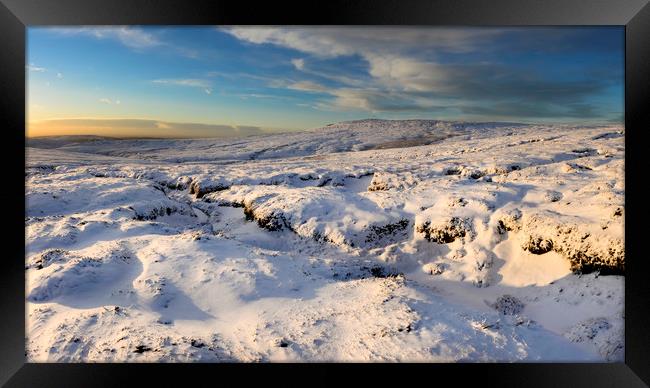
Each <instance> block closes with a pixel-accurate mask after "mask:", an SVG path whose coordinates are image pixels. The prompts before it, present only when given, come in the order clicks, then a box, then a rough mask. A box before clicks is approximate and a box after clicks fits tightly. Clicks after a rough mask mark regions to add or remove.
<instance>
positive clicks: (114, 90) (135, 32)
mask: <svg viewBox="0 0 650 388" xmlns="http://www.w3.org/2000/svg"><path fill="white" fill-rule="evenodd" d="M26 64H27V65H26V72H27V121H28V123H27V136H48V135H73V134H74V135H79V134H84V135H103V136H115V137H220V136H246V135H254V134H257V133H265V132H268V131H288V130H303V129H308V128H314V127H320V126H324V125H327V124H329V123H334V122H339V121H345V120H355V119H364V118H382V119H411V118H414V119H434V120H461V121H508V122H522V123H529V122H532V123H578V124H592V123H599V124H600V123H617V124H619V123H622V122H623V114H624V29H623V27H535V28H533V27H499V28H495V27H482V28H476V27H475V28H467V27H453V28H452V27H444V28H443V27H349V26H347V27H279V26H278V27H259V26H228V27H214V26H201V27H199V26H192V27H150V26H111V27H95V26H90V27H74V28H67V27H65V28H64V27H29V28H28V32H27V58H26Z"/></svg>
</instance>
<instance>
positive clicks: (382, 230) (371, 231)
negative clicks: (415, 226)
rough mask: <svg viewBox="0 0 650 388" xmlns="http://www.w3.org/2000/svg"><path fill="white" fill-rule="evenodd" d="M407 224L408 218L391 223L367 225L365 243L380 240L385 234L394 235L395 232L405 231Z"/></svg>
mask: <svg viewBox="0 0 650 388" xmlns="http://www.w3.org/2000/svg"><path fill="white" fill-rule="evenodd" d="M408 225H409V220H407V219H401V220H399V221H397V222H394V223H392V224H386V225H383V226H377V225H371V226H370V227H368V234H367V235H366V241H365V242H366V243H370V242H375V241H378V240H381V239H382V238H384V237H387V236H394V235H396V234H397V233H400V232H405V231H406V228H407V227H408Z"/></svg>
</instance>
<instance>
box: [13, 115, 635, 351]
mask: <svg viewBox="0 0 650 388" xmlns="http://www.w3.org/2000/svg"><path fill="white" fill-rule="evenodd" d="M623 139H624V130H623V128H622V127H560V126H535V125H517V124H499V123H482V124H481V123H478V124H477V123H473V124H471V123H448V122H436V121H422V120H411V121H379V120H365V121H356V122H346V123H340V124H335V125H330V126H327V127H324V128H319V129H314V130H311V131H306V132H301V133H292V134H279V135H268V136H259V137H251V138H245V139H237V140H108V139H101V138H97V139H83V140H84V141H79V140H80V139H70V140H69V141H68V140H66V139H65V138H56V139H54V140H53V143H51V144H50V143H48V142H47V140H43V139H39V141H38V142H36V143H31V145H32V146H34V147H29V148H27V150H26V152H27V166H26V172H25V175H26V176H25V179H26V192H25V194H26V201H27V214H26V215H25V224H26V240H25V245H26V251H27V257H26V266H25V269H26V278H27V306H28V318H27V328H26V334H27V338H26V343H27V355H28V359H29V360H30V361H64V362H67V361H73V362H76V361H85V362H87V361H98V362H104V361H108V362H113V361H118V362H119V361H129V362H138V361H145V362H147V361H163V362H179V361H180V362H186V361H208V362H210V361H435V362H447V361H469V362H477V361H622V360H623V353H624V349H623V343H624V342H623V334H624V333H623V327H624V311H623V300H624V294H623V291H624V278H623V276H622V274H623V273H624V268H625V263H624V254H625V250H624V242H623V220H624V212H625V209H624V181H623V177H624V141H623ZM36 147H39V148H36Z"/></svg>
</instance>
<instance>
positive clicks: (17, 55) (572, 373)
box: [0, 0, 650, 387]
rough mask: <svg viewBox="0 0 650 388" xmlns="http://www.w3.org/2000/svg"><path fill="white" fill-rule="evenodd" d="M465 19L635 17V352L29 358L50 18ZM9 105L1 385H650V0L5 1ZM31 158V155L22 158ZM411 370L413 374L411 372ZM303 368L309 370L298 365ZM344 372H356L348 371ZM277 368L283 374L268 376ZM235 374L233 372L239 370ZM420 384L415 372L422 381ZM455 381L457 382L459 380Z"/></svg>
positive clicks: (549, 21) (631, 139)
mask: <svg viewBox="0 0 650 388" xmlns="http://www.w3.org/2000/svg"><path fill="white" fill-rule="evenodd" d="M126 24H145V25H146V24H158V25H187V24H194V25H197V24H198V25H224V24H263V25H270V24H273V25H297V24H299V25H306V24H323V25H343V24H361V25H368V24H371V25H461V26H512V25H518V26H528V25H536V26H540V25H544V26H561V25H583V26H584V25H619V26H623V25H624V26H625V56H626V58H625V127H626V133H625V185H626V187H625V206H626V219H625V241H626V245H627V247H626V255H627V259H628V260H626V268H627V269H626V280H625V311H626V313H625V342H626V344H625V362H624V363H614V364H606V363H591V364H575V363H571V364H552V363H542V364H524V363H514V364H489V365H487V364H416V365H404V364H401V365H386V364H365V365H357V364H355V365H352V364H298V365H294V364H272V365H266V364H265V365H251V364H242V365H240V364H237V365H233V364H201V365H199V364H174V365H169V364H40V363H26V362H25V335H24V334H25V293H24V292H25V271H24V254H25V246H24V232H25V229H24V223H23V222H24V214H25V202H24V200H23V199H22V198H23V194H24V191H23V189H24V186H21V185H20V184H19V182H20V181H21V180H22V181H23V183H24V175H23V167H24V158H25V154H24V149H25V137H24V130H25V106H26V100H25V52H26V50H25V47H26V46H25V43H26V27H28V26H45V25H126ZM0 36H1V37H2V43H1V48H0V62H1V65H0V111H1V112H2V116H1V117H2V121H1V123H2V124H3V125H2V127H0V128H2V133H3V140H4V147H2V152H0V158H1V163H2V164H1V165H2V166H3V167H5V169H4V171H3V175H4V178H5V179H3V181H4V182H3V183H4V184H3V185H2V190H0V198H1V199H2V201H1V202H0V204H1V205H0V208H2V209H3V211H2V213H1V214H2V215H3V217H2V220H3V224H4V226H6V227H5V228H3V229H5V232H4V233H3V234H2V236H3V247H4V248H5V249H4V250H3V251H4V252H5V253H4V255H2V267H1V268H2V270H1V271H0V276H1V278H2V280H1V281H0V314H2V317H1V318H0V337H1V339H0V383H2V384H5V383H6V385H7V386H11V387H23V386H30V387H40V386H65V387H71V386H115V385H122V384H127V385H129V384H131V383H138V384H145V383H146V384H147V385H152V386H153V385H154V384H152V383H151V382H152V381H153V380H157V381H159V383H161V385H169V384H171V381H173V380H172V379H173V378H174V377H175V376H177V377H180V378H181V379H183V377H184V376H185V377H186V379H183V381H184V383H183V385H195V384H198V385H217V384H223V383H224V382H225V381H224V380H223V379H224V376H226V375H235V374H236V375H237V378H238V379H239V383H240V384H241V383H243V382H245V381H246V380H249V379H253V378H260V377H264V378H265V379H267V378H268V379H269V380H268V381H269V382H272V380H276V381H277V382H280V383H283V382H284V383H288V382H291V381H292V380H294V379H295V381H293V382H294V383H297V384H301V385H302V384H305V385H307V384H310V383H311V382H319V383H324V382H328V383H337V382H348V381H349V380H350V378H351V377H356V378H357V379H360V380H362V381H364V382H366V383H370V382H371V380H373V379H375V380H381V381H384V382H388V381H390V380H394V381H397V382H406V381H407V380H406V379H408V378H409V377H410V376H412V375H411V370H412V371H414V372H417V374H419V375H421V377H424V378H425V380H423V382H424V383H427V384H434V383H436V384H442V382H443V381H444V380H443V379H442V377H443V376H444V377H446V378H449V377H452V378H454V377H457V381H458V382H460V383H462V384H464V383H468V382H475V383H477V384H482V385H487V386H501V387H503V386H517V387H519V386H526V387H530V386H571V387H587V386H589V387H641V386H647V384H650V368H649V366H650V357H648V350H649V348H650V346H649V345H650V315H649V314H648V307H649V306H650V303H649V302H650V298H649V296H650V292H649V290H650V281H648V280H647V279H646V278H647V274H648V271H649V270H650V265H649V264H648V262H649V261H650V259H648V258H647V257H646V255H644V250H643V248H644V246H645V245H644V232H645V231H646V230H648V227H647V226H646V225H644V223H643V221H644V220H646V219H650V218H648V217H647V214H648V206H647V204H646V203H645V201H644V200H645V196H644V193H643V189H644V183H645V182H644V181H645V179H646V177H645V175H646V174H647V173H648V171H649V170H648V167H650V165H649V164H648V158H647V156H646V153H647V152H646V151H645V149H644V148H645V145H646V144H648V143H647V142H646V141H645V140H646V139H647V132H648V131H650V120H649V119H650V113H649V112H650V109H649V108H650V104H649V102H650V99H649V98H648V97H649V96H650V69H649V66H650V5H649V4H648V0H607V1H605V0H588V1H586V0H583V1H580V0H571V1H569V0H547V1H539V0H491V1H481V0H455V1H454V0H446V1H432V0H402V1H399V0H381V1H380V0H357V1H350V0H347V1H346V0H330V1H327V2H306V1H304V2H300V3H290V2H278V1H266V2H262V1H260V2H251V1H239V2H237V1H232V0H231V1H223V0H212V1H208V0H192V1H188V0H185V1H179V0H175V1H172V0H158V1H152V0H130V1H129V0H119V1H117V0H112V1H108V0H105V1H102V0H85V1H84V0H57V1H53V0H49V1H48V0H0ZM21 161H22V162H23V163H21ZM404 369H407V370H408V371H407V372H406V373H407V374H404V373H402V371H404ZM297 372H300V373H302V374H304V377H301V378H300V379H299V380H298V379H297V378H296V377H295V376H296V373H297ZM346 372H354V374H349V373H348V376H349V377H345V378H344V377H343V376H342V374H343V373H346ZM267 376H273V377H267ZM233 377H234V376H233ZM152 379H153V380H152ZM414 383H415V382H414ZM454 385H455V384H454Z"/></svg>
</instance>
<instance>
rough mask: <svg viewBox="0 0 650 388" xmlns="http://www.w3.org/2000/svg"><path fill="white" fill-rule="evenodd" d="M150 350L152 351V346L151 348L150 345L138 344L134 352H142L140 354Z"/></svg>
mask: <svg viewBox="0 0 650 388" xmlns="http://www.w3.org/2000/svg"><path fill="white" fill-rule="evenodd" d="M150 351H151V348H150V347H148V346H146V345H138V346H136V347H135V350H134V351H133V353H140V354H142V353H144V352H150Z"/></svg>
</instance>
